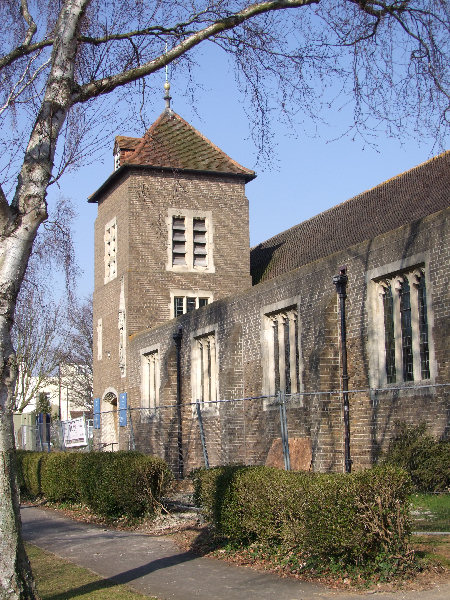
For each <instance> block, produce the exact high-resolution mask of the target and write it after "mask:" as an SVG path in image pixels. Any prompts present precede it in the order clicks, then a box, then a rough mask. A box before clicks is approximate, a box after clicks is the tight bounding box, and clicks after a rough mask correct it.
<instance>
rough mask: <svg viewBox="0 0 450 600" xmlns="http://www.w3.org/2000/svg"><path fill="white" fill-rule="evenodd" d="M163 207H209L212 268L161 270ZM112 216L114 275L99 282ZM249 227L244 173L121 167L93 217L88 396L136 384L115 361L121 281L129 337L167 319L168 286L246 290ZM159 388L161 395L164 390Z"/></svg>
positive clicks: (164, 257) (223, 292)
mask: <svg viewBox="0 0 450 600" xmlns="http://www.w3.org/2000/svg"><path fill="white" fill-rule="evenodd" d="M170 208H175V209H181V210H183V209H186V210H193V211H197V210H198V211H199V212H200V213H202V212H205V211H209V212H211V213H212V223H211V224H210V225H211V226H212V228H213V256H214V267H215V269H214V272H212V273H209V272H200V271H197V272H184V273H178V272H173V271H170V270H167V269H166V265H167V262H168V241H169V233H168V226H167V218H168V211H169V209H170ZM114 218H116V220H117V276H116V278H115V279H113V280H111V281H109V282H107V283H105V281H104V277H105V268H104V255H105V244H104V233H105V226H106V224H107V223H109V222H110V221H111V220H112V219H114ZM230 232H231V233H230ZM248 232H249V228H248V201H247V198H246V196H245V184H244V179H243V178H240V177H232V176H224V175H221V176H214V175H202V174H198V175H195V176H194V175H192V174H187V173H184V174H180V173H176V172H174V173H167V172H164V173H163V172H158V171H144V170H127V171H126V173H125V175H124V176H123V177H122V178H120V179H119V180H117V181H116V183H115V185H114V186H112V187H111V188H109V189H107V190H106V191H105V192H104V193H103V195H102V197H101V199H100V200H99V203H98V216H97V219H96V222H95V283H94V397H100V398H103V397H104V396H105V394H106V392H107V391H108V390H110V391H111V392H113V393H114V394H115V395H116V396H118V394H120V393H121V392H125V391H128V390H129V389H132V388H133V389H136V384H135V382H133V383H131V380H130V381H129V380H128V376H122V374H121V372H120V370H119V367H118V356H119V329H118V312H119V302H120V293H121V284H122V281H123V287H124V295H125V306H126V334H127V339H128V338H129V337H130V336H133V335H134V334H136V332H138V331H142V330H145V329H148V328H149V327H154V326H156V325H159V324H161V323H164V322H165V321H167V320H168V319H169V307H170V290H174V289H182V290H188V291H192V292H193V293H194V294H195V292H196V291H198V290H203V291H208V292H209V293H211V294H213V297H214V299H220V298H223V297H226V296H228V295H230V294H231V293H235V292H239V291H242V290H244V289H246V288H248V287H249V286H250V285H251V279H250V272H249V268H250V267H249V264H250V263H249V260H250V259H249V252H250V251H249V233H248ZM230 235H232V240H233V242H232V243H230ZM99 319H102V325H103V333H102V347H103V352H102V359H101V360H98V358H97V354H98V353H97V324H98V320H99ZM128 360H129V358H128V349H127V362H128ZM165 393H166V395H167V394H168V392H167V390H166V391H165ZM136 394H137V392H135V396H136ZM108 408H110V405H108V404H107V403H104V402H102V410H107V409H108ZM119 430H120V431H119ZM98 434H99V432H96V435H97V441H100V437H99V435H98ZM119 434H120V438H121V439H120V445H121V447H122V448H127V447H128V432H127V431H125V430H124V429H123V428H119V429H118V430H117V435H119ZM137 437H139V435H138V434H137ZM139 443H141V442H139ZM142 443H143V442H142Z"/></svg>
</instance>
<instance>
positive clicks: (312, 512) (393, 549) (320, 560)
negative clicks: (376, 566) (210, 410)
mask: <svg viewBox="0 0 450 600" xmlns="http://www.w3.org/2000/svg"><path fill="white" fill-rule="evenodd" d="M193 479H194V489H195V499H196V501H197V503H198V504H199V505H200V506H202V507H203V508H204V510H205V513H206V516H207V518H209V519H210V520H211V522H212V523H214V525H215V527H216V529H217V531H218V533H219V534H221V535H223V536H225V537H226V538H227V539H228V540H229V541H230V542H232V543H233V544H239V545H243V546H248V545H250V544H253V543H257V544H260V545H262V546H265V547H266V548H272V549H273V548H274V547H279V548H284V549H286V551H289V552H292V551H293V550H294V551H295V552H296V553H297V554H298V555H301V556H302V557H303V559H304V560H306V561H312V562H315V563H316V564H323V565H325V564H330V563H332V562H334V563H339V564H341V565H358V564H366V563H368V562H372V563H376V562H377V561H380V560H381V558H383V559H385V558H386V556H387V557H393V556H395V557H399V556H402V555H403V554H405V553H406V550H407V545H408V538H409V534H410V520H409V503H408V495H409V494H410V491H411V485H410V479H409V477H408V475H407V473H405V472H404V471H403V470H401V469H397V468H394V467H385V468H381V467H378V468H375V469H370V470H367V471H362V472H359V473H354V474H351V475H348V474H319V473H294V472H286V471H281V470H278V469H275V468H270V467H219V468H215V469H210V470H199V471H197V472H195V473H194V474H193Z"/></svg>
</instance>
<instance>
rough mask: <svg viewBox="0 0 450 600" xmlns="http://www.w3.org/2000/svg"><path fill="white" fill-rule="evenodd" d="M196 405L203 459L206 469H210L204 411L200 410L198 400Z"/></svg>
mask: <svg viewBox="0 0 450 600" xmlns="http://www.w3.org/2000/svg"><path fill="white" fill-rule="evenodd" d="M195 405H196V409H197V419H198V426H199V428H200V439H201V441H202V450H203V459H204V461H205V467H206V468H207V469H209V459H208V450H207V449H206V441H205V430H204V429H203V418H202V411H201V410H200V402H199V401H198V400H197V401H196V403H195Z"/></svg>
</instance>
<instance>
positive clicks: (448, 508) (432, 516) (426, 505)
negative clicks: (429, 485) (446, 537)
mask: <svg viewBox="0 0 450 600" xmlns="http://www.w3.org/2000/svg"><path fill="white" fill-rule="evenodd" d="M411 505H412V509H411V510H412V516H413V530H414V531H447V532H450V494H414V495H413V496H411Z"/></svg>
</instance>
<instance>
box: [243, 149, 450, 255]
mask: <svg viewBox="0 0 450 600" xmlns="http://www.w3.org/2000/svg"><path fill="white" fill-rule="evenodd" d="M446 155H448V156H449V157H450V150H444V151H443V152H441V153H440V154H438V155H437V156H433V157H431V158H429V159H428V160H425V161H424V162H422V163H419V164H418V165H415V166H414V167H411V168H410V169H407V170H406V171H402V172H401V173H398V174H397V175H393V176H392V177H390V178H389V179H386V180H385V181H382V182H381V183H378V184H377V185H374V186H373V187H371V188H369V189H367V190H364V191H363V192H359V193H358V194H356V195H355V196H352V197H351V198H347V200H343V201H342V202H339V203H338V204H335V205H334V206H330V208H327V209H326V210H324V211H321V212H320V213H317V214H316V215H313V216H311V217H309V219H306V220H305V221H301V222H300V223H297V224H296V225H293V226H292V227H288V229H285V230H284V231H280V232H279V233H276V234H275V235H273V236H272V237H270V238H267V239H266V240H263V241H262V242H260V243H259V244H256V245H255V246H252V247H251V248H250V251H252V250H254V249H256V248H258V246H261V245H262V244H267V243H268V242H270V241H272V240H275V239H276V238H279V237H280V236H284V235H285V234H286V233H287V232H288V231H293V230H295V229H297V228H299V227H303V226H306V224H307V223H309V222H310V221H314V220H315V219H319V218H321V217H322V218H323V217H325V216H326V215H328V214H329V213H332V212H334V211H335V210H337V209H339V208H341V207H343V206H348V205H349V204H351V203H353V202H356V201H357V200H358V199H359V198H360V197H361V196H364V195H366V194H369V193H371V192H375V191H376V190H378V189H381V188H383V187H385V186H386V185H388V184H391V183H392V182H393V181H395V180H396V179H400V178H401V177H404V176H406V175H411V174H413V173H415V172H417V171H418V170H420V169H423V168H424V167H426V166H428V165H429V164H431V163H432V162H434V161H438V160H441V159H442V158H443V157H444V156H446Z"/></svg>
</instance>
